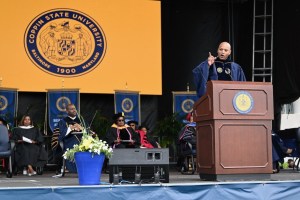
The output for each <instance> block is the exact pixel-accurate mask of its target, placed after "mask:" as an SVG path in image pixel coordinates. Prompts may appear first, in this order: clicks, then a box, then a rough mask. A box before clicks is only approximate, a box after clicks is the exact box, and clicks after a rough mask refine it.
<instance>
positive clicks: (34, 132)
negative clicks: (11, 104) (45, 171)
mask: <svg viewBox="0 0 300 200" xmlns="http://www.w3.org/2000/svg"><path fill="white" fill-rule="evenodd" d="M12 139H13V140H15V142H16V151H15V161H16V164H17V166H18V167H22V168H27V174H28V175H29V176H31V175H35V174H36V172H35V171H34V169H33V167H37V165H38V161H39V160H41V159H42V160H44V162H43V163H44V164H45V163H46V159H45V158H43V157H44V155H43V156H42V155H41V154H44V152H45V151H43V149H42V148H43V147H42V146H41V143H42V142H43V140H44V138H43V136H42V135H41V134H40V132H39V130H38V129H37V128H36V127H34V126H33V125H32V121H31V118H30V116H28V115H25V116H23V117H22V119H21V122H20V124H19V126H18V127H17V128H15V129H14V130H13V135H12ZM25 174H26V173H25Z"/></svg>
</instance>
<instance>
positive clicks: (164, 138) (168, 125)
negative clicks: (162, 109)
mask: <svg viewBox="0 0 300 200" xmlns="http://www.w3.org/2000/svg"><path fill="white" fill-rule="evenodd" d="M182 127H183V123H182V122H180V121H179V120H178V114H177V113H174V114H171V115H167V116H165V117H164V118H163V119H161V120H159V121H158V122H157V124H156V126H155V129H154V131H155V133H157V134H158V136H159V137H160V142H159V143H160V145H161V147H163V148H169V150H170V155H171V158H172V160H173V161H175V160H176V145H175V144H176V141H177V139H178V134H179V131H180V129H181V128H182ZM172 155H173V156H172Z"/></svg>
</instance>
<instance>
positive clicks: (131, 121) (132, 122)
mask: <svg viewBox="0 0 300 200" xmlns="http://www.w3.org/2000/svg"><path fill="white" fill-rule="evenodd" d="M127 124H128V125H130V124H135V125H138V124H139V123H138V122H137V121H135V120H129V121H128V122H127Z"/></svg>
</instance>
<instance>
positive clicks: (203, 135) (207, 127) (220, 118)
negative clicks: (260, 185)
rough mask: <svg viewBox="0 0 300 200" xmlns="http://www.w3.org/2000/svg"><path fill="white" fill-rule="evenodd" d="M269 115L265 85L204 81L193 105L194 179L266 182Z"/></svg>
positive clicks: (270, 92)
mask: <svg viewBox="0 0 300 200" xmlns="http://www.w3.org/2000/svg"><path fill="white" fill-rule="evenodd" d="M273 115H274V114H273V86H272V84H271V83H261V82H235V81H209V82H208V83H207V92H206V94H205V95H204V96H203V97H201V98H200V99H199V100H198V101H197V102H196V103H195V104H194V121H196V122H197V170H198V172H199V175H200V178H201V179H204V180H220V181H223V180H241V179H242V180H249V179H251V180H262V179H264V180H265V179H270V177H271V175H270V174H271V173H272V140H271V129H272V119H273Z"/></svg>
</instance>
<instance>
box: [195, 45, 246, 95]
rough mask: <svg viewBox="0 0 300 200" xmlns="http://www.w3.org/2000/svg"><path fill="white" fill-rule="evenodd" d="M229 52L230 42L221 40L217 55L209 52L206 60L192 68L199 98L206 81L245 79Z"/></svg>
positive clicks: (204, 90) (203, 92)
mask: <svg viewBox="0 0 300 200" xmlns="http://www.w3.org/2000/svg"><path fill="white" fill-rule="evenodd" d="M230 54H231V46H230V44H229V43H228V42H222V43H221V44H220V45H219V48H218V56H217V57H214V56H213V55H211V53H210V52H209V56H208V58H207V60H205V61H204V62H202V63H201V64H200V65H198V66H197V67H196V68H194V69H193V76H194V83H195V86H196V91H197V96H198V97H199V98H200V97H202V96H203V95H204V94H205V92H206V83H207V81H210V80H224V81H246V78H245V74H244V72H243V69H242V68H241V66H240V65H238V64H237V63H235V62H232V61H231V59H230Z"/></svg>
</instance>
